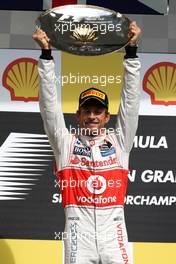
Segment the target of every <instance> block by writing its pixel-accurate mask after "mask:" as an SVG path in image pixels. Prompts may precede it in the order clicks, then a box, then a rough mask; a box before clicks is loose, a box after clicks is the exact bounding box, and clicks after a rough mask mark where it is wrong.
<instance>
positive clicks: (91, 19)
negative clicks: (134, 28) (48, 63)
mask: <svg viewBox="0 0 176 264" xmlns="http://www.w3.org/2000/svg"><path fill="white" fill-rule="evenodd" d="M36 25H37V27H39V28H41V29H42V30H44V31H45V32H46V34H47V35H48V37H49V39H50V42H51V45H52V46H53V47H55V48H57V49H59V50H62V51H66V52H69V53H72V54H77V55H101V54H105V53H109V52H113V51H115V50H119V49H121V48H122V47H124V46H125V45H126V44H127V43H128V42H129V25H130V20H129V19H128V18H127V17H125V16H124V15H122V14H120V13H116V12H115V11H112V10H110V9H106V8H101V7H98V6H91V5H65V6H61V7H56V8H53V9H50V10H47V11H46V12H44V13H42V14H41V15H40V16H39V17H38V19H37V21H36Z"/></svg>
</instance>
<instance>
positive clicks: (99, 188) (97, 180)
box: [87, 175, 106, 194]
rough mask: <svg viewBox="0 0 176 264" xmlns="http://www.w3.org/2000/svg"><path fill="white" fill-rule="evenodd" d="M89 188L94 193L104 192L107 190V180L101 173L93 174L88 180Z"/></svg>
mask: <svg viewBox="0 0 176 264" xmlns="http://www.w3.org/2000/svg"><path fill="white" fill-rule="evenodd" d="M87 189H88V190H89V191H90V192H91V193H93V194H102V193H103V192H104V191H105V190H106V180H105V178H104V177H103V176H100V175H91V176H90V177H89V178H88V180H87Z"/></svg>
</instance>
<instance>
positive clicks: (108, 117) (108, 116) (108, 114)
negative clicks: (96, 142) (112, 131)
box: [106, 112, 110, 124]
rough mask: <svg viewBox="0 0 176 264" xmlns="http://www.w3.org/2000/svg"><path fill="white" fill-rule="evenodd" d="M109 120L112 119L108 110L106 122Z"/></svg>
mask: <svg viewBox="0 0 176 264" xmlns="http://www.w3.org/2000/svg"><path fill="white" fill-rule="evenodd" d="M109 120H110V113H109V112H107V113H106V124H107V123H108V122H109Z"/></svg>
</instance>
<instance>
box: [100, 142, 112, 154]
mask: <svg viewBox="0 0 176 264" xmlns="http://www.w3.org/2000/svg"><path fill="white" fill-rule="evenodd" d="M99 149H100V153H101V156H102V157H107V156H110V155H113V154H115V153H116V150H115V148H114V147H113V145H112V144H111V143H110V142H105V143H104V144H103V145H101V146H100V147H99Z"/></svg>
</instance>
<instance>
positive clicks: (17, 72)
mask: <svg viewBox="0 0 176 264" xmlns="http://www.w3.org/2000/svg"><path fill="white" fill-rule="evenodd" d="M37 64H38V62H37V60H34V59H32V58H20V59H17V60H14V61H12V62H11V63H10V64H9V65H8V66H7V68H6V69H5V71H4V74H3V77H2V82H3V86H4V87H5V88H6V89H8V90H9V92H10V95H11V100H13V101H25V102H29V101H38V92H39V80H38V69H37Z"/></svg>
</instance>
